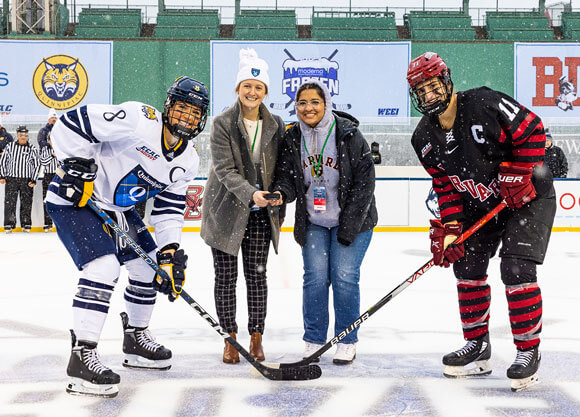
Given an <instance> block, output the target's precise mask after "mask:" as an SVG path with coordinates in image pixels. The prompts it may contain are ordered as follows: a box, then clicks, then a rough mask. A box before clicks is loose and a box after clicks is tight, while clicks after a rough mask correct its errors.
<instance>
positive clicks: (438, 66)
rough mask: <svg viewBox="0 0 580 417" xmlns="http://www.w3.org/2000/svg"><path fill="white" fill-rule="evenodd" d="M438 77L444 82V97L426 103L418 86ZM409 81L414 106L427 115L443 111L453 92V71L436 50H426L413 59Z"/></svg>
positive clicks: (410, 65)
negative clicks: (418, 91) (419, 92)
mask: <svg viewBox="0 0 580 417" xmlns="http://www.w3.org/2000/svg"><path fill="white" fill-rule="evenodd" d="M433 78H437V79H439V80H440V81H441V83H442V84H443V86H444V88H443V90H444V91H443V92H442V98H441V99H439V100H437V101H435V102H434V103H432V104H430V105H426V104H424V102H423V100H422V98H421V95H420V94H418V93H417V86H418V85H420V84H423V83H424V82H425V81H429V80H431V79H433ZM407 82H408V83H409V95H410V96H411V101H412V103H413V107H415V108H416V109H417V110H418V111H419V112H420V113H423V114H425V115H438V114H441V113H443V112H444V111H445V110H446V109H447V106H448V105H449V102H450V101H451V96H452V94H453V82H452V81H451V71H450V69H449V68H448V67H447V64H446V63H445V61H443V59H442V58H441V57H440V56H439V55H438V54H436V53H435V52H425V53H424V54H423V55H421V56H419V57H417V58H415V59H413V60H412V61H411V63H410V64H409V69H408V71H407Z"/></svg>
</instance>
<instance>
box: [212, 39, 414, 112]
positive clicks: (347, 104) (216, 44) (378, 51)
mask: <svg viewBox="0 0 580 417" xmlns="http://www.w3.org/2000/svg"><path fill="white" fill-rule="evenodd" d="M242 48H253V49H255V50H256V52H257V53H258V56H259V57H260V58H262V59H264V60H265V61H266V62H267V63H268V65H269V67H270V69H269V71H268V73H269V77H270V89H269V92H268V96H266V99H265V100H264V103H265V104H266V105H267V106H268V107H269V109H270V111H271V112H272V113H274V114H277V115H279V116H280V117H282V119H284V120H285V121H294V120H296V111H295V108H294V100H295V98H296V97H295V96H296V91H297V90H298V87H299V86H300V85H301V84H303V83H304V82H306V81H308V80H310V79H316V80H320V81H321V82H322V83H324V84H325V85H326V86H327V87H328V89H329V91H330V94H331V96H332V101H333V105H334V108H335V109H336V110H342V111H346V112H348V113H351V114H352V115H353V116H355V117H357V118H384V119H392V118H394V117H397V118H400V117H408V116H409V92H408V90H407V83H406V78H405V77H406V74H407V67H408V65H409V60H410V54H411V44H410V42H381V43H372V42H364V43H357V42H263V41H257V42H251V41H244V42H242V41H212V42H211V88H210V92H211V114H212V115H213V116H215V115H218V114H220V113H221V112H223V111H224V110H225V109H227V108H228V107H229V106H231V105H232V103H234V101H235V100H236V98H237V96H236V94H235V92H234V89H235V83H236V75H237V73H238V62H239V52H240V49H242Z"/></svg>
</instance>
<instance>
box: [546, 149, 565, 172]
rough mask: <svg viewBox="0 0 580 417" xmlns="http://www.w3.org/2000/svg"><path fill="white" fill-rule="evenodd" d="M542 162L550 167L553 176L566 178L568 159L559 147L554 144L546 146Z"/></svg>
mask: <svg viewBox="0 0 580 417" xmlns="http://www.w3.org/2000/svg"><path fill="white" fill-rule="evenodd" d="M544 163H545V164H547V165H548V167H550V171H552V176H553V177H554V178H566V176H567V175H568V161H567V160H566V155H564V151H563V150H562V149H561V148H559V147H557V146H554V145H552V146H550V147H549V148H546V155H545V156H544Z"/></svg>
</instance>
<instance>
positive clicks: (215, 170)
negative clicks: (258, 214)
mask: <svg viewBox="0 0 580 417" xmlns="http://www.w3.org/2000/svg"><path fill="white" fill-rule="evenodd" d="M260 116H261V118H262V123H263V124H262V138H261V150H260V151H261V156H260V160H261V172H256V169H255V166H254V164H253V163H252V158H251V155H250V147H249V145H248V142H249V141H248V134H247V133H246V129H245V127H244V122H243V120H242V119H243V117H242V112H241V105H240V102H239V100H236V103H235V104H234V105H233V106H232V107H230V108H229V109H227V110H226V111H224V112H223V113H222V114H220V115H219V116H216V117H215V118H214V119H213V124H212V127H211V133H210V149H211V166H210V170H209V177H208V179H207V183H206V188H205V192H204V196H203V204H202V216H201V238H202V239H203V240H204V241H205V243H207V244H208V245H209V246H211V247H212V248H216V249H219V250H221V251H222V252H225V253H229V254H231V255H234V256H236V255H237V254H238V252H239V250H240V247H241V245H242V240H243V238H244V232H245V230H246V225H247V224H248V219H249V216H250V206H251V205H252V204H253V200H252V195H253V194H254V192H255V191H256V186H255V184H257V182H258V181H257V178H258V175H261V177H262V184H263V185H264V190H268V189H269V187H270V184H271V183H272V179H273V176H274V170H275V166H276V157H277V155H278V145H279V143H281V141H282V138H283V136H284V130H285V125H284V122H283V121H282V119H281V118H280V117H279V116H275V115H272V114H271V113H270V112H269V111H268V109H267V108H266V106H265V105H264V104H263V103H262V104H260ZM267 210H268V214H269V216H270V225H271V227H272V244H273V246H274V250H275V251H276V253H278V241H279V239H280V213H279V207H272V206H270V205H268V206H267Z"/></svg>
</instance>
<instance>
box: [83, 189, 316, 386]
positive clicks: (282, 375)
mask: <svg viewBox="0 0 580 417" xmlns="http://www.w3.org/2000/svg"><path fill="white" fill-rule="evenodd" d="M87 205H88V206H89V207H90V208H91V209H92V210H93V211H94V212H95V213H96V214H97V215H98V216H99V217H100V218H101V219H102V220H103V222H104V223H105V224H106V225H107V226H109V227H110V228H111V229H113V230H114V231H115V233H116V234H117V235H118V236H119V237H120V238H121V239H123V240H124V241H125V242H126V243H127V244H128V245H129V246H130V247H131V249H133V250H134V251H135V253H136V254H137V255H139V257H140V258H141V259H143V260H144V261H145V262H146V263H147V265H149V266H150V267H151V268H152V269H153V270H154V271H155V272H157V273H158V274H159V275H160V276H161V277H162V278H163V279H164V280H170V278H169V277H168V276H167V273H166V272H165V270H163V269H161V267H160V266H159V265H158V264H157V262H155V261H154V260H153V259H152V258H151V257H150V256H149V255H148V254H147V252H145V251H144V250H143V248H141V246H139V244H138V243H137V242H135V241H134V240H133V239H132V238H131V236H129V235H128V234H127V233H126V232H125V231H123V229H121V228H120V227H119V225H118V224H117V222H115V221H114V220H113V219H112V218H111V216H109V215H108V214H107V213H106V212H105V211H104V210H103V209H102V208H100V207H99V206H98V205H97V204H96V203H95V202H94V201H93V200H92V199H91V198H89V199H88V201H87ZM179 295H180V296H181V298H183V300H185V301H186V302H187V304H189V305H190V307H192V308H193V309H194V310H195V311H196V312H197V313H198V314H199V315H200V316H201V317H203V318H204V319H205V320H206V321H207V322H208V323H209V324H210V325H211V327H213V329H214V330H215V331H216V332H218V333H219V334H220V336H222V337H223V338H224V339H226V340H227V341H228V342H229V343H230V344H231V345H232V346H233V347H234V348H235V349H236V350H237V351H238V352H239V353H240V355H242V356H243V357H244V358H245V359H246V360H247V361H248V362H250V364H251V365H252V366H253V367H254V368H256V370H257V371H258V372H260V373H261V374H262V375H264V376H265V377H266V378H268V379H271V380H274V381H297V380H308V379H316V378H319V377H320V375H322V370H321V369H320V367H319V366H318V365H308V364H306V365H304V366H293V367H291V368H289V369H280V368H278V367H268V366H265V365H262V364H261V363H260V362H258V361H257V360H256V359H255V358H254V357H253V356H252V355H250V353H249V352H248V351H247V350H246V349H244V348H243V347H242V345H240V344H239V343H238V342H237V341H235V340H234V339H233V338H232V337H230V335H229V334H228V333H226V331H225V330H224V329H222V328H221V326H220V325H219V323H218V322H217V321H215V319H214V318H213V317H212V316H210V315H209V313H208V312H207V311H205V309H204V308H203V307H202V306H200V305H199V304H198V303H197V302H196V301H195V300H194V299H193V298H192V297H191V296H190V295H189V294H188V293H187V292H186V291H185V290H182V291H181V293H180V294H179Z"/></svg>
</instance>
